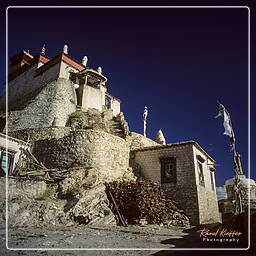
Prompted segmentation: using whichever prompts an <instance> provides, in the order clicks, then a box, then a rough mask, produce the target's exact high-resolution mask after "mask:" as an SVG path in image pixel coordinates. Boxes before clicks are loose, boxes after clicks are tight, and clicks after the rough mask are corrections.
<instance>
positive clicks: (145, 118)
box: [143, 106, 148, 137]
mask: <svg viewBox="0 0 256 256" xmlns="http://www.w3.org/2000/svg"><path fill="white" fill-rule="evenodd" d="M147 117H148V108H147V107H146V106H145V108H144V112H143V135H144V136H145V137H147V134H146V131H147Z"/></svg>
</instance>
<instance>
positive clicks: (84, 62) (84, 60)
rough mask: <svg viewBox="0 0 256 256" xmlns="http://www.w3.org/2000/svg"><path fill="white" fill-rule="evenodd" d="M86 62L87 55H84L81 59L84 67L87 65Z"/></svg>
mask: <svg viewBox="0 0 256 256" xmlns="http://www.w3.org/2000/svg"><path fill="white" fill-rule="evenodd" d="M87 62H88V57H87V56H84V57H83V59H82V64H83V65H84V66H85V67H86V65H87Z"/></svg>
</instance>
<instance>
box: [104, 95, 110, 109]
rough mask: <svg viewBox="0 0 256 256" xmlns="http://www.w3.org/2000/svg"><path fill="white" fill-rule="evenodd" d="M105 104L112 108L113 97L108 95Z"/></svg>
mask: <svg viewBox="0 0 256 256" xmlns="http://www.w3.org/2000/svg"><path fill="white" fill-rule="evenodd" d="M105 106H106V107H107V109H111V98H110V97H108V96H106V98H105Z"/></svg>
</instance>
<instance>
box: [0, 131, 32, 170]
mask: <svg viewBox="0 0 256 256" xmlns="http://www.w3.org/2000/svg"><path fill="white" fill-rule="evenodd" d="M6 138H7V139H8V152H10V153H13V154H14V160H13V167H12V169H13V168H14V167H15V166H16V164H17V162H18V160H19V157H20V154H21V151H20V148H24V149H29V148H30V147H31V145H30V144H29V143H28V144H25V143H24V142H23V141H20V140H18V139H14V138H10V137H9V136H6V135H5V134H2V133H0V148H2V149H4V150H6Z"/></svg>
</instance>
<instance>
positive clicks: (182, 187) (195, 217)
mask: <svg viewBox="0 0 256 256" xmlns="http://www.w3.org/2000/svg"><path fill="white" fill-rule="evenodd" d="M194 145H195V143H194V142H185V143H176V144H171V145H166V146H153V147H148V148H144V149H138V150H134V151H133V152H132V153H133V155H134V156H133V158H134V161H135V162H136V163H137V164H138V165H139V166H140V168H141V170H140V172H141V175H142V176H143V177H144V178H146V179H148V180H154V181H157V182H159V183H161V162H160V160H159V158H160V157H161V158H162V157H174V158H176V172H177V182H176V183H163V184H162V188H163V190H164V191H165V193H166V195H167V196H168V197H169V198H171V199H174V200H175V201H177V203H178V205H179V207H180V208H182V209H183V210H184V212H185V214H186V215H187V216H188V217H189V219H190V222H191V224H193V225H197V224H203V223H213V222H220V217H219V212H218V204H217V197H216V192H215V190H214V191H213V190H212V188H211V185H210V183H209V182H210V176H208V174H207V175H206V178H205V179H206V183H207V186H206V187H205V188H204V187H202V186H200V185H199V180H198V174H197V168H196V167H197V166H196V160H195V158H196V154H201V155H203V156H204V157H205V158H209V157H208V156H207V154H205V153H203V152H201V151H200V150H198V149H195V146H194ZM207 161H210V159H208V160H207ZM208 171H209V170H208ZM209 175H210V174H209Z"/></svg>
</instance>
